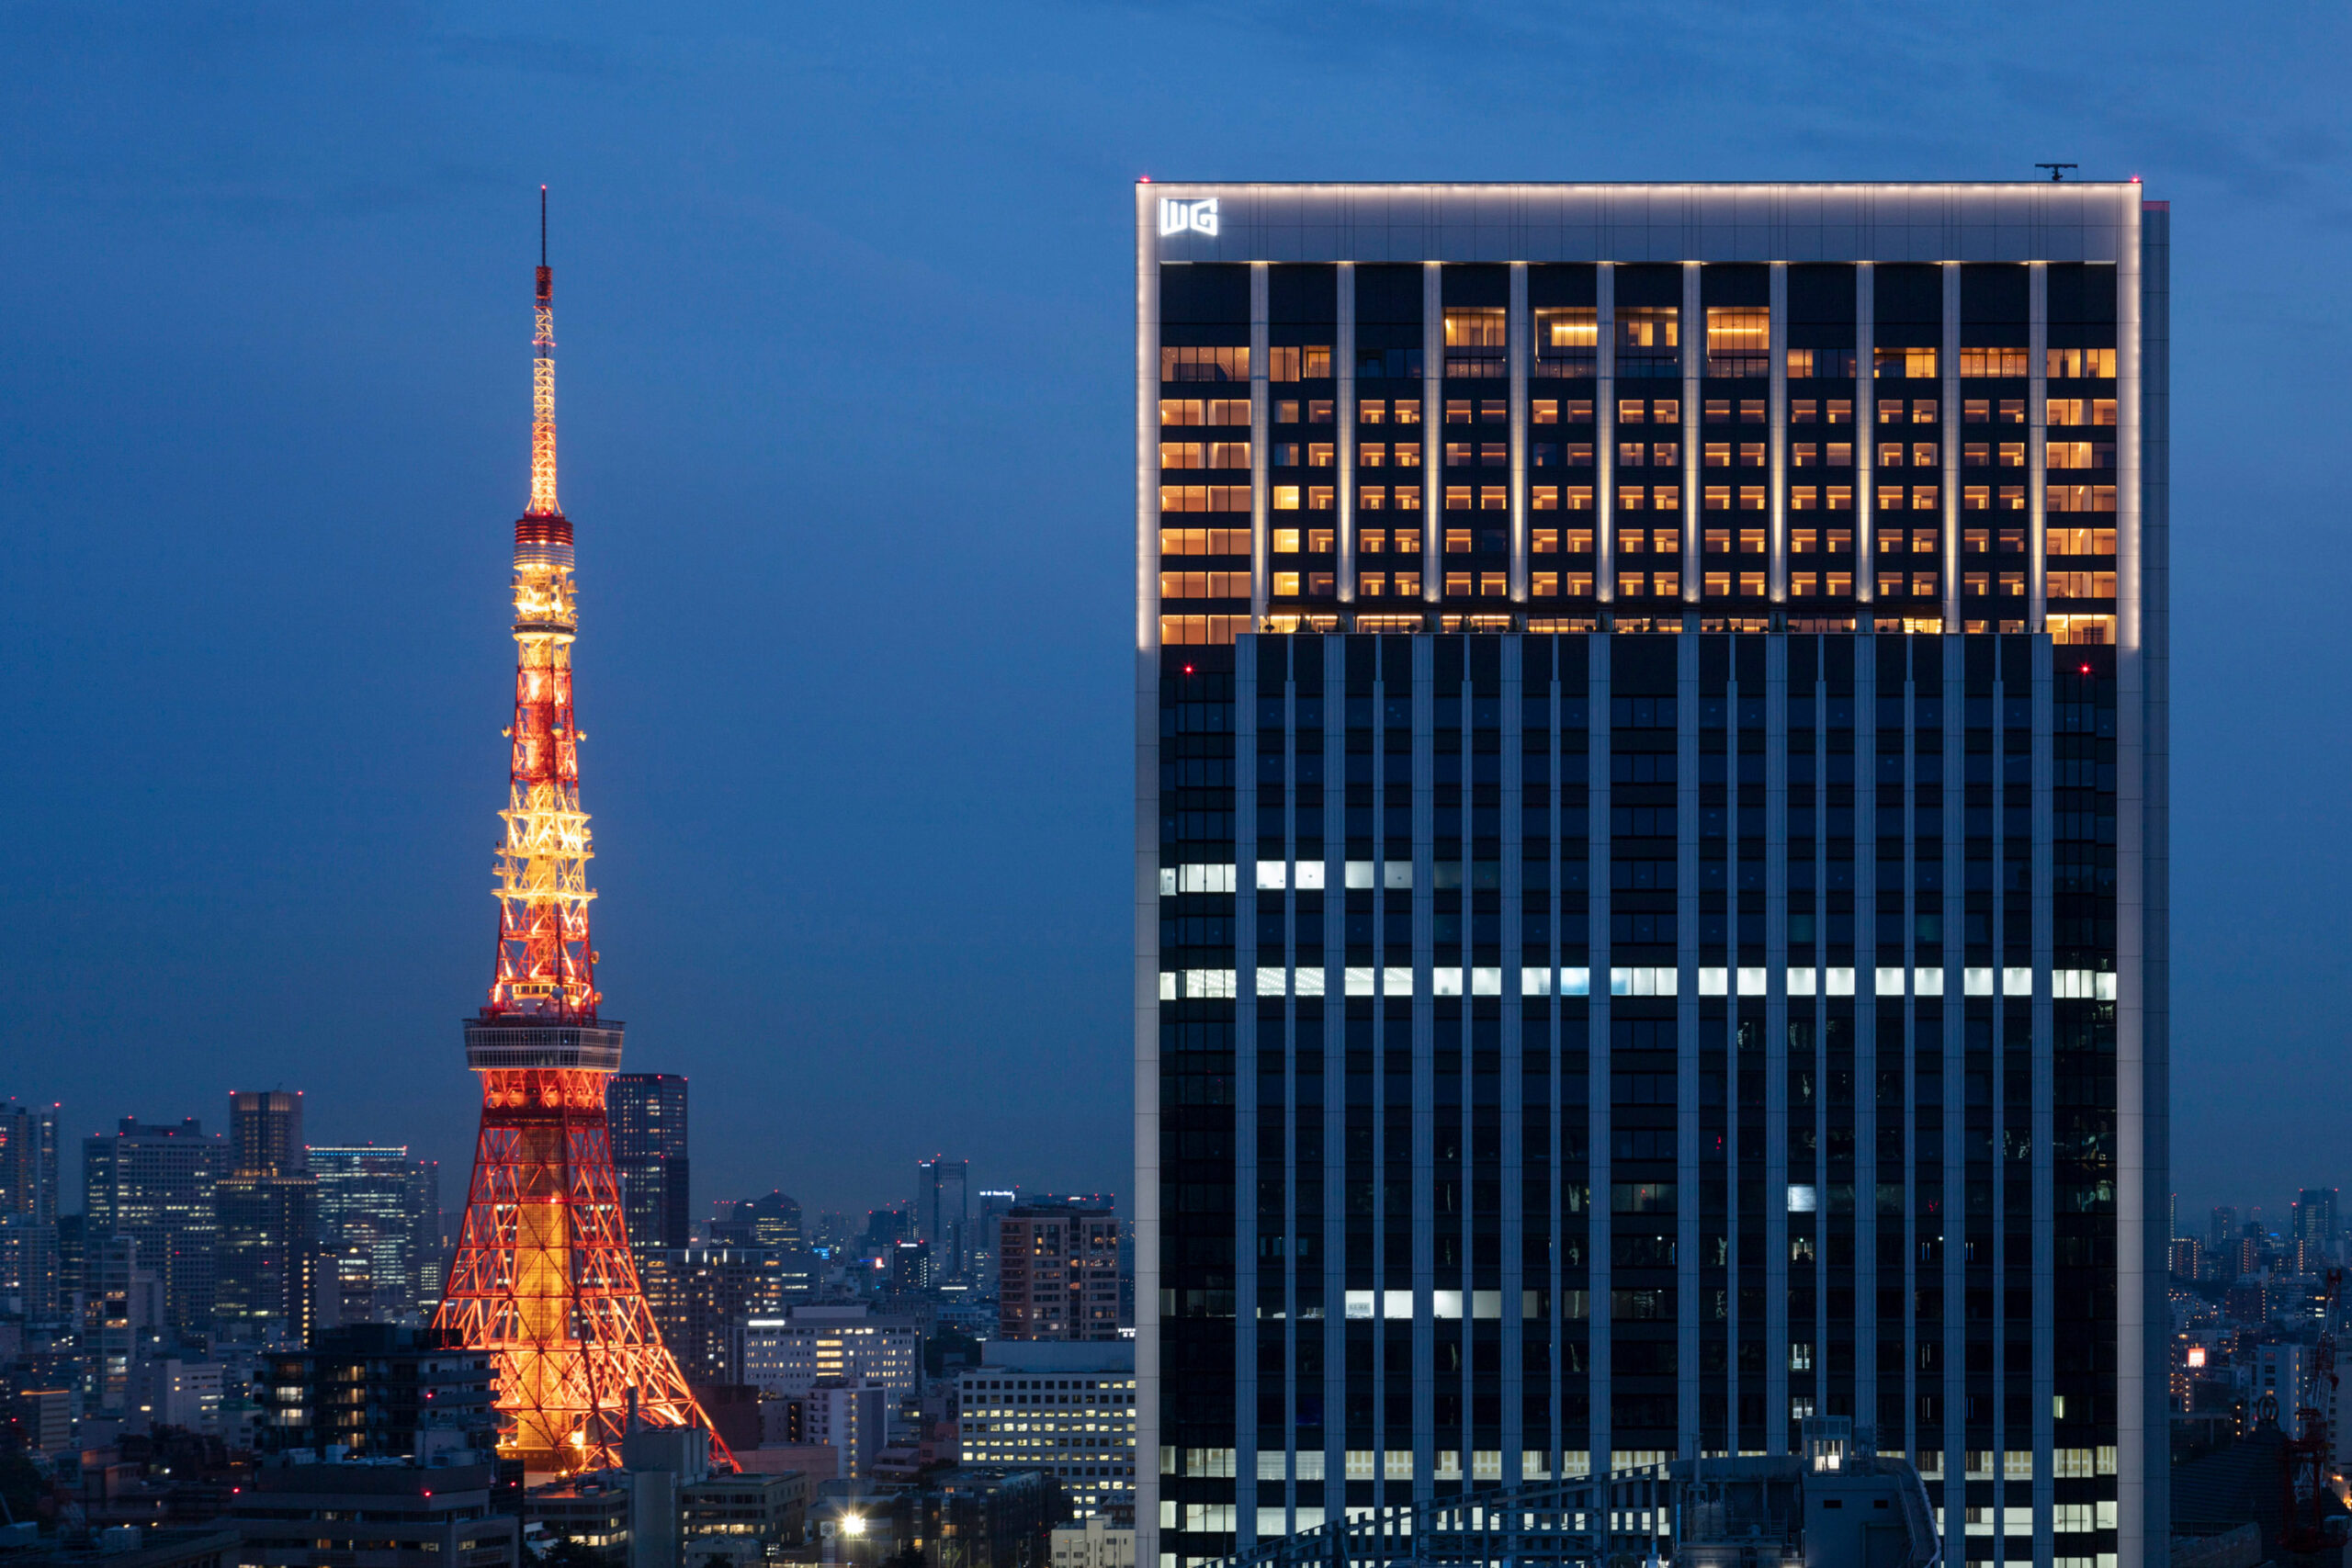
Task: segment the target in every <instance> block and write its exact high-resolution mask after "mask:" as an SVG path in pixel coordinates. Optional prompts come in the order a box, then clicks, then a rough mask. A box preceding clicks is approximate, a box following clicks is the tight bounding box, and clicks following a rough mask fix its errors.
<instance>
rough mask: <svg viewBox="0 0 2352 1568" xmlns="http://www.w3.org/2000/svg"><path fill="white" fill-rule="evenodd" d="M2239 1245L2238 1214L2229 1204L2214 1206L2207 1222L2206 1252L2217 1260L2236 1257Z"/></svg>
mask: <svg viewBox="0 0 2352 1568" xmlns="http://www.w3.org/2000/svg"><path fill="white" fill-rule="evenodd" d="M2237 1245H2238V1212H2237V1209H2236V1208H2235V1207H2234V1206H2233V1205H2232V1204H2228V1203H2221V1204H2217V1205H2215V1206H2214V1209H2213V1213H2212V1215H2211V1218H2210V1219H2209V1220H2208V1221H2207V1222H2206V1227H2205V1250H2206V1251H2207V1252H2208V1253H2210V1254H2211V1255H2212V1256H2214V1257H2216V1258H2220V1257H2223V1256H2224V1255H2234V1254H2235V1252H2236V1250H2237Z"/></svg>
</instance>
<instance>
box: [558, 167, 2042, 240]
mask: <svg viewBox="0 0 2352 1568" xmlns="http://www.w3.org/2000/svg"><path fill="white" fill-rule="evenodd" d="M2034 167H2035V168H2037V169H2047V170H2049V171H2050V183H2051V184H2052V185H2056V184H2058V183H2059V182H2060V181H2062V180H2064V178H2065V177H2066V171H2067V170H2069V169H2079V168H2081V167H2082V165H2081V164H2035V165H2034ZM547 199H548V198H547V187H546V186H540V187H539V204H540V206H541V207H543V208H544V207H545V206H546V204H547ZM539 221H540V223H541V224H542V225H544V224H545V223H546V221H547V215H546V213H545V212H542V213H541V214H540V215H539Z"/></svg>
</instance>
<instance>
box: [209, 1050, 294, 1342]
mask: <svg viewBox="0 0 2352 1568" xmlns="http://www.w3.org/2000/svg"><path fill="white" fill-rule="evenodd" d="M229 1130H230V1172H229V1174H228V1175H226V1176H224V1177H222V1178H221V1179H220V1187H219V1190H218V1201H219V1205H220V1230H219V1233H218V1236H217V1239H216V1244H215V1245H216V1247H217V1253H216V1258H215V1268H216V1272H217V1276H218V1283H217V1287H216V1300H215V1306H214V1316H215V1319H216V1321H217V1322H218V1323H219V1324H220V1325H221V1326H222V1327H223V1328H226V1329H228V1330H230V1331H232V1332H235V1333H239V1334H242V1335H246V1336H250V1337H254V1338H255V1339H257V1340H260V1341H263V1342H268V1343H277V1344H286V1345H297V1346H299V1345H302V1344H306V1343H308V1341H309V1339H310V1337H311V1328H312V1326H313V1325H314V1324H315V1321H316V1318H315V1297H314V1294H313V1292H315V1290H316V1289H317V1285H318V1269H319V1263H320V1258H319V1183H318V1179H317V1178H316V1177H314V1176H312V1175H311V1172H310V1168H309V1166H308V1163H307V1156H306V1152H305V1149H304V1145H303V1143H302V1097H301V1095H300V1093H299V1092H298V1093H288V1092H286V1091H284V1090H280V1089H260V1090H238V1091H235V1092H232V1094H231V1095H230V1096H229Z"/></svg>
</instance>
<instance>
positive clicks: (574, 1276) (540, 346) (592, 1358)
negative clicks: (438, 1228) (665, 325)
mask: <svg viewBox="0 0 2352 1568" xmlns="http://www.w3.org/2000/svg"><path fill="white" fill-rule="evenodd" d="M554 301H555V275H554V273H553V272H552V271H551V270H550V269H549V268H548V265H547V192H546V189H545V187H541V190H540V193H539V266H538V273H537V330H536V332H535V333H534V336H533V340H532V344H533V367H532V370H533V374H532V422H531V502H530V506H529V508H528V510H526V512H525V513H524V514H523V516H522V517H520V518H518V519H517V520H516V521H515V580H514V587H515V644H516V649H517V654H516V660H515V724H514V728H512V729H511V730H509V731H508V736H509V738H510V739H511V740H512V742H513V758H512V764H511V778H510V784H509V789H508V798H507V808H506V809H505V810H504V811H503V812H501V813H500V816H501V818H503V820H504V822H505V824H506V835H505V838H504V840H503V842H502V843H501V845H500V846H499V855H498V863H497V875H498V886H497V888H496V889H495V893H496V897H497V898H498V901H499V917H498V959H497V964H496V967H495V974H494V976H493V977H492V981H491V987H490V998H489V1001H488V1003H487V1004H486V1005H485V1006H484V1007H483V1008H482V1009H481V1012H480V1014H479V1015H478V1016H476V1017H474V1018H471V1019H469V1020H467V1021H466V1061H467V1065H468V1066H470V1067H471V1068H472V1069H473V1070H474V1071H476V1072H478V1073H480V1074H481V1086H482V1110H481V1137H480V1139H479V1141H478V1142H477V1143H476V1145H475V1148H474V1170H473V1182H472V1186H471V1188H470V1190H469V1192H468V1194H467V1198H466V1219H465V1225H464V1228H463V1230H462V1232H461V1233H460V1235H459V1237H458V1255H457V1258H455V1260H454V1261H453V1262H452V1263H451V1265H450V1268H449V1280H448V1288H447V1290H446V1291H445V1292H443V1295H442V1301H441V1306H440V1309H439V1312H438V1313H437V1314H436V1315H435V1326H436V1327H438V1328H441V1329H442V1330H444V1331H446V1332H447V1333H449V1334H451V1335H454V1336H455V1337H458V1339H459V1340H460V1342H462V1343H463V1344H465V1345H467V1346H468V1347H469V1348H475V1349H483V1350H488V1351H489V1352H491V1356H492V1371H494V1372H495V1373H496V1375H497V1379H498V1409H499V1413H500V1417H501V1423H502V1426H501V1430H500V1433H499V1451H500V1453H501V1454H502V1455H503V1456H504V1457H506V1458H509V1459H519V1460H521V1461H523V1464H524V1468H525V1470H526V1472H532V1473H555V1474H570V1473H573V1472H579V1471H582V1470H591V1469H601V1468H604V1467H606V1466H609V1465H613V1464H616V1463H618V1462H619V1459H620V1440H621V1437H622V1435H623V1433H624V1431H625V1430H626V1428H627V1427H628V1423H629V1421H630V1420H632V1419H634V1420H636V1421H637V1422H638V1423H639V1424H640V1425H643V1426H650V1427H689V1426H691V1427H708V1426H709V1421H708V1419H707V1416H705V1414H704V1412H703V1411H702V1409H701V1407H700V1406H699V1405H698V1404H696V1403H695V1397H694V1394H693V1393H692V1391H691V1390H689V1389H688V1387H687V1386H686V1381H685V1378H684V1375H683V1374H682V1373H681V1372H680V1371H679V1369H678V1363H677V1359H676V1358H675V1357H673V1355H672V1354H671V1353H670V1351H669V1349H668V1348H665V1347H664V1346H663V1345H662V1333H661V1330H660V1328H659V1327H658V1326H657V1325H655V1323H654V1321H653V1314H652V1312H651V1311H650V1309H649V1308H648V1306H647V1305H646V1301H645V1292H644V1290H643V1288H642V1287H641V1286H640V1285H639V1281H638V1276H637V1266H636V1263H635V1262H634V1261H633V1260H632V1258H630V1256H629V1249H628V1234H627V1232H626V1231H625V1230H624V1228H623V1225H622V1220H621V1205H620V1191H619V1184H618V1182H617V1181H616V1179H615V1178H614V1174H613V1153H612V1139H611V1134H610V1132H609V1130H608V1129H607V1127H606V1124H605V1083H606V1081H607V1080H608V1079H609V1078H610V1077H611V1076H612V1074H613V1072H614V1071H615V1070H616V1068H618V1067H619V1066H620V1056H621V1028H622V1026H621V1024H620V1023H619V1022H618V1021H616V1020H612V1019H605V1018H600V1017H599V1016H598V1014H597V1010H596V1009H597V1004H598V1002H599V1001H600V1000H601V999H602V998H600V996H599V995H598V993H597V990H596V980H595V963H596V954H595V952H594V948H593V947H592V946H591V945H590V943H589V936H588V905H589V902H590V901H591V900H592V899H594V897H595V894H594V892H593V891H591V890H590V888H589V886H588V860H589V857H590V850H589V842H588V818H587V814H586V813H584V812H582V810H581V809H580V741H581V740H582V736H581V735H580V733H579V731H578V729H577V728H576V726H575V725H574V723H573V719H572V712H571V644H572V641H573V639H574V637H575V636H576V635H577V632H578V626H579V620H578V615H577V614H576V610H575V605H574V601H573V591H572V582H571V568H572V544H571V521H570V519H568V518H566V517H565V516H564V514H563V509H562V507H561V506H560V505H559V504H558V503H557V501H556V493H555V304H554ZM712 1440H713V1444H714V1447H715V1448H716V1449H717V1451H718V1456H719V1458H720V1461H721V1462H722V1463H731V1462H732V1457H731V1456H730V1455H728V1454H727V1452H726V1448H725V1445H724V1444H722V1443H719V1442H718V1439H717V1438H716V1436H715V1435H714V1437H713V1439H712Z"/></svg>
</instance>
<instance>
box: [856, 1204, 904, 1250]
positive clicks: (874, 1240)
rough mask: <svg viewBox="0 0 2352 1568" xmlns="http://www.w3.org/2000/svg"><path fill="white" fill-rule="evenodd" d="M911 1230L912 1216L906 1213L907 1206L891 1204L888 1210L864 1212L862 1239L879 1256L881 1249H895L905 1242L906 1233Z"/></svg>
mask: <svg viewBox="0 0 2352 1568" xmlns="http://www.w3.org/2000/svg"><path fill="white" fill-rule="evenodd" d="M913 1228H914V1215H913V1214H911V1213H909V1212H908V1209H907V1205H905V1204H904V1203H893V1204H891V1205H889V1206H888V1208H881V1209H868V1210H867V1211H866V1212H865V1236H864V1237H863V1238H862V1239H863V1241H864V1242H865V1246H867V1247H872V1248H874V1250H875V1252H876V1256H879V1255H880V1253H881V1251H882V1249H883V1248H885V1247H896V1246H897V1245H898V1244H899V1243H900V1242H902V1241H904V1240H906V1239H907V1233H908V1232H909V1231H910V1230H912V1229H913Z"/></svg>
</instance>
